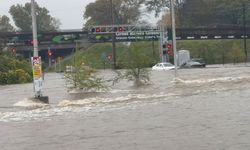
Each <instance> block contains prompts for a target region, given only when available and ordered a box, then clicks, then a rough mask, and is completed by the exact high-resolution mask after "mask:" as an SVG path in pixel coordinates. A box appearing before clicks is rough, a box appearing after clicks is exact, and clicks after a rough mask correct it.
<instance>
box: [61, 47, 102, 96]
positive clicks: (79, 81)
mask: <svg viewBox="0 0 250 150" xmlns="http://www.w3.org/2000/svg"><path fill="white" fill-rule="evenodd" d="M77 53H79V52H77ZM75 56H76V57H75V58H74V63H73V65H72V70H71V71H68V72H66V73H65V77H66V79H68V82H69V84H70V85H71V86H70V87H68V88H73V89H79V90H83V91H90V90H102V89H106V86H105V85H104V84H103V82H104V81H103V79H102V78H99V77H97V75H96V73H97V71H96V70H94V69H92V68H90V67H89V66H87V65H85V64H84V60H85V59H84V57H83V56H81V55H77V54H75Z"/></svg>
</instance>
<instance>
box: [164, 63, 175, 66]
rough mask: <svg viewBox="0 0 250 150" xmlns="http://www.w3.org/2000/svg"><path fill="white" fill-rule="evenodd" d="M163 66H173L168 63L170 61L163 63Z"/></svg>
mask: <svg viewBox="0 0 250 150" xmlns="http://www.w3.org/2000/svg"><path fill="white" fill-rule="evenodd" d="M163 66H164V67H169V66H173V65H172V64H170V63H164V64H163Z"/></svg>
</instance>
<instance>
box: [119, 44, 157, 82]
mask: <svg viewBox="0 0 250 150" xmlns="http://www.w3.org/2000/svg"><path fill="white" fill-rule="evenodd" d="M123 56H124V57H123V58H122V59H121V61H122V66H123V67H124V68H126V71H125V72H121V71H117V73H118V77H117V78H116V80H115V81H118V80H119V79H121V78H124V79H127V80H128V81H134V83H135V85H136V86H140V85H144V84H146V83H148V82H149V81H150V77H149V75H150V72H149V70H148V69H147V68H146V67H149V66H150V65H151V64H152V63H153V57H150V54H147V53H145V51H143V48H142V47H140V46H139V45H136V44H133V45H131V46H130V47H129V49H128V51H126V52H125V54H124V55H123Z"/></svg>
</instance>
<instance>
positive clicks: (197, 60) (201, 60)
mask: <svg viewBox="0 0 250 150" xmlns="http://www.w3.org/2000/svg"><path fill="white" fill-rule="evenodd" d="M191 61H196V62H199V63H204V62H205V61H204V59H203V58H193V59H191Z"/></svg>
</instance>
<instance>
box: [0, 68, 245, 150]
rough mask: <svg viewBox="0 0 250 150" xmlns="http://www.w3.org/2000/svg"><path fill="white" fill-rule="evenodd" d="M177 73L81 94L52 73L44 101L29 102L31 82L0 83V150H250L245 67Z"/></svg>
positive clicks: (107, 75)
mask: <svg viewBox="0 0 250 150" xmlns="http://www.w3.org/2000/svg"><path fill="white" fill-rule="evenodd" d="M113 75H114V73H112V71H110V70H103V71H101V76H103V77H105V79H110V78H112V76H113ZM178 77H179V79H176V80H173V78H174V70H171V71H154V72H151V83H150V84H149V85H146V86H142V87H135V86H133V83H132V82H127V81H121V82H119V83H117V84H116V85H114V86H110V88H109V90H107V91H98V92H88V93H81V94H80V93H78V92H77V91H68V90H67V88H66V82H65V80H64V78H63V74H57V73H50V74H46V75H45V82H44V86H43V88H44V89H43V93H44V95H46V96H49V98H50V104H49V105H45V104H40V103H35V102H32V101H30V100H29V97H32V96H33V86H32V84H22V85H7V86H0V135H1V136H0V145H1V148H0V149H1V150H34V149H36V150H45V149H46V150H118V149H119V150H166V149H169V150H249V149H250V141H249V139H250V67H248V66H245V65H230V66H229V65H228V66H222V65H217V66H208V67H207V68H204V69H181V70H178Z"/></svg>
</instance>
